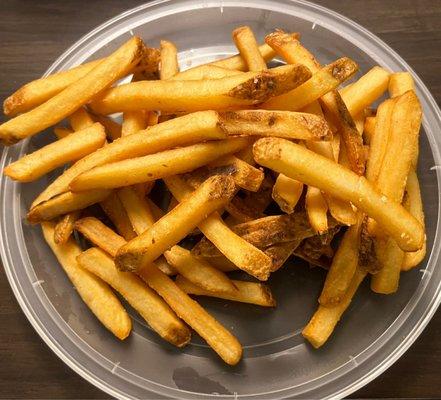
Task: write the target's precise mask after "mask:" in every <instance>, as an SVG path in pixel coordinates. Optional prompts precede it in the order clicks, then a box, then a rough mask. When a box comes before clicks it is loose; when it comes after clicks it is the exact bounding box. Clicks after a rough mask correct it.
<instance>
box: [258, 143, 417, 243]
mask: <svg viewBox="0 0 441 400" xmlns="http://www.w3.org/2000/svg"><path fill="white" fill-rule="evenodd" d="M253 151H254V158H255V159H256V161H257V162H258V163H259V164H261V165H263V166H265V167H268V168H271V169H273V170H275V171H277V172H279V173H283V174H285V175H287V176H289V177H291V178H293V179H297V180H301V181H303V183H305V184H308V185H311V186H315V187H317V188H318V189H320V190H323V191H324V192H325V193H329V194H330V195H332V196H335V197H337V198H339V199H342V200H344V201H350V202H352V203H353V204H354V205H355V206H356V207H357V208H358V209H359V210H362V211H363V212H365V213H366V214H367V215H368V216H370V217H371V218H373V219H375V220H376V221H377V223H378V224H380V226H381V227H382V228H383V229H384V230H385V231H386V232H387V233H388V234H390V235H391V236H392V237H393V238H394V239H395V240H396V241H397V243H398V244H399V246H400V247H401V248H402V249H403V250H405V251H416V250H419V249H420V248H421V247H422V245H423V243H424V230H423V229H422V227H421V224H420V223H419V222H418V221H417V220H416V219H415V218H414V217H413V216H412V215H410V214H409V213H408V212H407V211H406V210H405V209H404V208H403V207H402V206H401V205H400V204H399V203H396V202H395V201H392V200H390V199H389V198H388V197H387V196H384V195H381V194H380V192H378V191H377V190H376V189H375V188H374V187H373V185H372V184H371V183H369V182H368V181H367V180H366V178H364V177H362V176H357V175H356V174H355V173H354V172H352V171H350V170H348V169H347V168H345V167H343V166H341V165H340V164H337V163H335V162H333V161H331V160H329V159H327V158H326V157H323V156H320V155H318V154H316V153H314V152H312V151H310V150H307V149H305V148H303V147H302V146H299V145H297V144H295V143H292V142H290V141H288V140H285V139H280V138H263V139H259V140H258V141H257V142H256V143H255V144H254V148H253Z"/></svg>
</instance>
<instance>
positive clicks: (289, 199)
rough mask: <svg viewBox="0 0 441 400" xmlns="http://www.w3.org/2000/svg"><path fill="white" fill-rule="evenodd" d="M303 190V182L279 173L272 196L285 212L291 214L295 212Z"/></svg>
mask: <svg viewBox="0 0 441 400" xmlns="http://www.w3.org/2000/svg"><path fill="white" fill-rule="evenodd" d="M302 192H303V183H302V182H299V181H297V180H295V179H291V178H288V177H287V176H286V175H283V174H279V175H278V176H277V179H276V183H274V186H273V191H272V197H273V199H274V201H275V202H276V203H277V204H278V206H279V207H280V209H281V210H282V211H283V212H286V213H287V214H291V213H293V212H294V208H295V206H296V205H297V203H298V201H299V199H300V197H301V195H302Z"/></svg>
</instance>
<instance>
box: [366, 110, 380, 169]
mask: <svg viewBox="0 0 441 400" xmlns="http://www.w3.org/2000/svg"><path fill="white" fill-rule="evenodd" d="M376 120H377V117H366V119H365V120H364V127H363V139H364V142H365V143H366V144H369V145H370V144H371V143H372V140H373V137H374V135H375V125H376ZM368 162H369V157H368Z"/></svg>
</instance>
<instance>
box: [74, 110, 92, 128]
mask: <svg viewBox="0 0 441 400" xmlns="http://www.w3.org/2000/svg"><path fill="white" fill-rule="evenodd" d="M94 123H95V121H94V119H93V118H92V116H91V115H90V114H89V113H88V112H87V111H86V109H85V108H84V107H80V108H79V109H78V110H76V111H74V112H73V113H72V114H71V115H69V124H70V126H71V127H72V129H73V130H74V131H81V130H82V129H86V128H88V127H89V126H91V125H93V124H94Z"/></svg>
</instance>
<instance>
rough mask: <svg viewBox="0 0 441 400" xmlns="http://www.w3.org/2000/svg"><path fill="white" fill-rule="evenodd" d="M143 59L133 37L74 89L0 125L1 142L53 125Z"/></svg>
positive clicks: (16, 138)
mask: <svg viewBox="0 0 441 400" xmlns="http://www.w3.org/2000/svg"><path fill="white" fill-rule="evenodd" d="M142 55H143V44H142V40H141V39H140V38H138V37H133V38H132V39H130V40H129V41H127V42H126V43H125V44H124V45H123V46H121V47H120V48H119V49H118V50H117V51H115V52H114V53H113V54H112V55H110V56H109V57H107V58H106V59H105V60H104V61H103V62H102V63H99V64H98V65H97V66H96V67H95V68H93V69H92V70H91V71H89V73H88V74H86V75H85V76H83V77H82V78H80V79H79V80H78V81H76V82H75V84H74V85H71V86H68V87H67V88H66V89H64V90H63V91H62V92H60V93H58V94H57V95H55V96H54V97H52V98H51V99H49V100H48V101H46V102H45V103H43V104H41V105H40V106H38V107H36V108H34V109H33V110H32V111H29V112H27V113H25V114H22V115H19V116H18V117H15V118H13V119H11V120H9V121H7V122H5V123H4V124H2V125H0V138H1V139H2V140H3V142H4V143H6V144H8V145H10V144H13V143H15V142H17V141H19V140H21V139H24V138H26V137H28V136H32V135H34V134H36V133H38V132H40V131H42V130H44V129H46V128H48V127H49V126H51V125H55V124H56V123H58V122H60V121H61V120H62V119H63V118H65V117H67V116H68V115H70V114H72V112H74V111H75V110H76V109H78V108H79V107H81V106H82V105H84V104H86V103H87V102H88V101H90V100H91V99H92V98H93V97H94V96H96V95H97V94H98V93H100V92H101V91H102V90H103V89H105V88H107V87H109V86H110V85H112V83H114V82H116V81H117V80H118V79H119V78H121V77H123V76H125V75H127V73H129V72H130V71H131V70H133V68H134V67H135V65H136V64H137V63H138V61H139V60H140V59H141V57H142Z"/></svg>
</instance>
